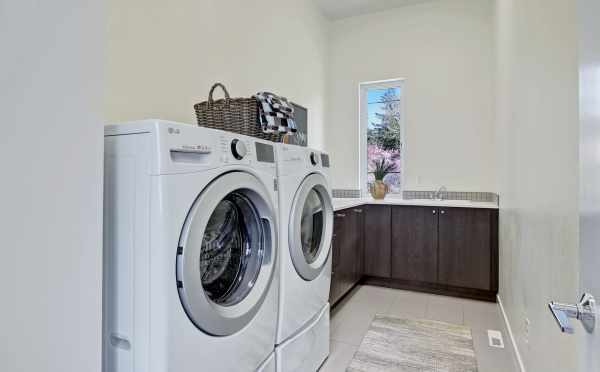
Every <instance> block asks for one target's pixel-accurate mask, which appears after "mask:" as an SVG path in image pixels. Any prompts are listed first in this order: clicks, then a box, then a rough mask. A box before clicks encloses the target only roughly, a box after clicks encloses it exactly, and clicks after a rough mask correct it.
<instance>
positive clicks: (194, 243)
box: [176, 171, 278, 336]
mask: <svg viewBox="0 0 600 372" xmlns="http://www.w3.org/2000/svg"><path fill="white" fill-rule="evenodd" d="M233 192H239V193H242V194H244V195H246V196H247V197H248V198H249V199H251V201H252V203H253V204H254V206H255V207H256V209H257V211H258V212H259V215H260V218H261V221H264V224H265V225H268V227H267V226H265V228H266V229H268V236H266V237H265V238H266V239H268V241H266V242H265V245H266V249H265V252H264V257H263V258H262V264H261V268H260V271H259V274H258V276H257V278H256V282H255V284H254V286H253V288H252V290H251V291H250V292H249V293H248V294H247V296H246V297H245V298H244V299H243V300H241V301H240V302H239V303H236V304H234V305H231V306H222V305H219V304H217V303H215V302H213V301H212V300H211V299H210V298H208V297H207V295H206V293H205V290H204V287H203V285H202V280H201V278H200V271H199V262H200V255H201V250H202V249H201V247H202V240H203V238H204V233H205V229H206V226H207V224H208V221H209V219H210V217H211V216H212V213H213V211H214V210H215V208H216V207H217V205H219V203H220V202H221V201H222V200H223V199H224V198H225V197H226V196H227V195H229V194H231V193H233ZM207 211H208V213H207ZM274 216H276V212H275V211H274V208H273V204H272V201H271V197H270V195H269V192H268V190H267V188H266V187H265V185H264V184H263V183H262V182H260V181H259V180H258V178H256V177H255V176H253V175H251V174H249V173H245V172H241V171H237V172H231V173H226V174H223V175H221V176H220V177H218V178H216V179H215V180H213V181H212V182H211V183H210V184H209V185H208V186H206V187H205V188H204V190H202V192H200V194H199V196H198V197H197V198H196V200H195V201H194V204H193V205H192V208H191V209H190V211H189V213H188V216H187V218H186V221H185V224H184V226H183V229H182V233H181V237H180V241H179V247H178V252H177V263H176V276H177V278H176V279H177V288H178V292H179V298H180V300H181V303H182V305H183V307H184V310H185V312H186V314H187V316H188V317H189V318H190V320H191V321H192V322H193V323H194V324H195V325H196V326H197V327H198V328H199V329H201V330H202V331H204V332H206V333H209V334H212V335H216V336H227V335H231V334H233V333H235V332H237V331H239V330H240V329H242V328H243V327H245V326H246V325H247V324H248V323H249V322H250V321H251V320H252V318H254V316H255V315H256V313H257V312H258V310H259V308H260V306H261V305H262V303H263V302H264V300H265V297H266V295H267V294H268V292H269V289H270V286H271V283H272V281H273V275H274V272H275V265H276V262H277V250H278V249H277V244H278V243H277V226H276V224H275V217H274ZM268 248H270V249H268Z"/></svg>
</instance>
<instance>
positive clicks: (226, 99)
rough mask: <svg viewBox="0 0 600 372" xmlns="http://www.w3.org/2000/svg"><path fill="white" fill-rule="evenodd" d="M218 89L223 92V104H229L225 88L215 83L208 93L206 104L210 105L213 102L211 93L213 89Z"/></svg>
mask: <svg viewBox="0 0 600 372" xmlns="http://www.w3.org/2000/svg"><path fill="white" fill-rule="evenodd" d="M217 87H219V88H221V89H222V90H223V93H225V104H229V99H230V97H229V92H228V91H227V89H226V88H225V86H224V85H223V84H221V83H215V84H214V85H213V86H212V88H210V92H209V93H208V104H209V105H212V104H213V102H214V100H213V92H214V91H215V89H216V88H217Z"/></svg>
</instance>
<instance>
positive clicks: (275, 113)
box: [256, 92, 297, 133]
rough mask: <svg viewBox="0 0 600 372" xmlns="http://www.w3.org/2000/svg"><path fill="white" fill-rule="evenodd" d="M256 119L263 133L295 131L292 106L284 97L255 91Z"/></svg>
mask: <svg viewBox="0 0 600 372" xmlns="http://www.w3.org/2000/svg"><path fill="white" fill-rule="evenodd" d="M256 99H257V100H258V121H259V124H260V126H261V128H262V131H263V132H265V133H274V132H279V133H295V132H296V131H297V129H296V123H295V122H294V107H293V106H292V105H291V104H290V103H289V102H288V100H287V99H286V98H285V97H280V96H278V95H276V94H273V93H269V92H258V93H256Z"/></svg>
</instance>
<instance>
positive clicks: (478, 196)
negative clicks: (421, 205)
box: [402, 190, 499, 204]
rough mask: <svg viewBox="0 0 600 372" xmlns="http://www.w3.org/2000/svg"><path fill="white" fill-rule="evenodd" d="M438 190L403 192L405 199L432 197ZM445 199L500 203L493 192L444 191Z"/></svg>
mask: <svg viewBox="0 0 600 372" xmlns="http://www.w3.org/2000/svg"><path fill="white" fill-rule="evenodd" d="M435 193H436V191H433V190H432V191H411V190H406V191H404V192H403V193H402V198H403V199H409V200H410V199H431V198H432V196H433V195H435ZM442 196H443V199H447V200H468V201H473V202H486V203H496V204H498V199H499V198H498V194H496V193H493V192H475V191H442Z"/></svg>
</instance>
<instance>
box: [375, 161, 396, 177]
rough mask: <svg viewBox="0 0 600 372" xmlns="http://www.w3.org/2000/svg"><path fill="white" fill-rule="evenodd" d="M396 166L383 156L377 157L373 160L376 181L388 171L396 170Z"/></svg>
mask: <svg viewBox="0 0 600 372" xmlns="http://www.w3.org/2000/svg"><path fill="white" fill-rule="evenodd" d="M397 171H398V168H397V166H396V164H395V163H392V162H390V161H387V160H386V159H384V158H381V159H377V160H375V161H374V162H373V176H374V177H375V180H377V181H383V179H384V178H385V176H387V175H388V174H389V173H392V172H397Z"/></svg>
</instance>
